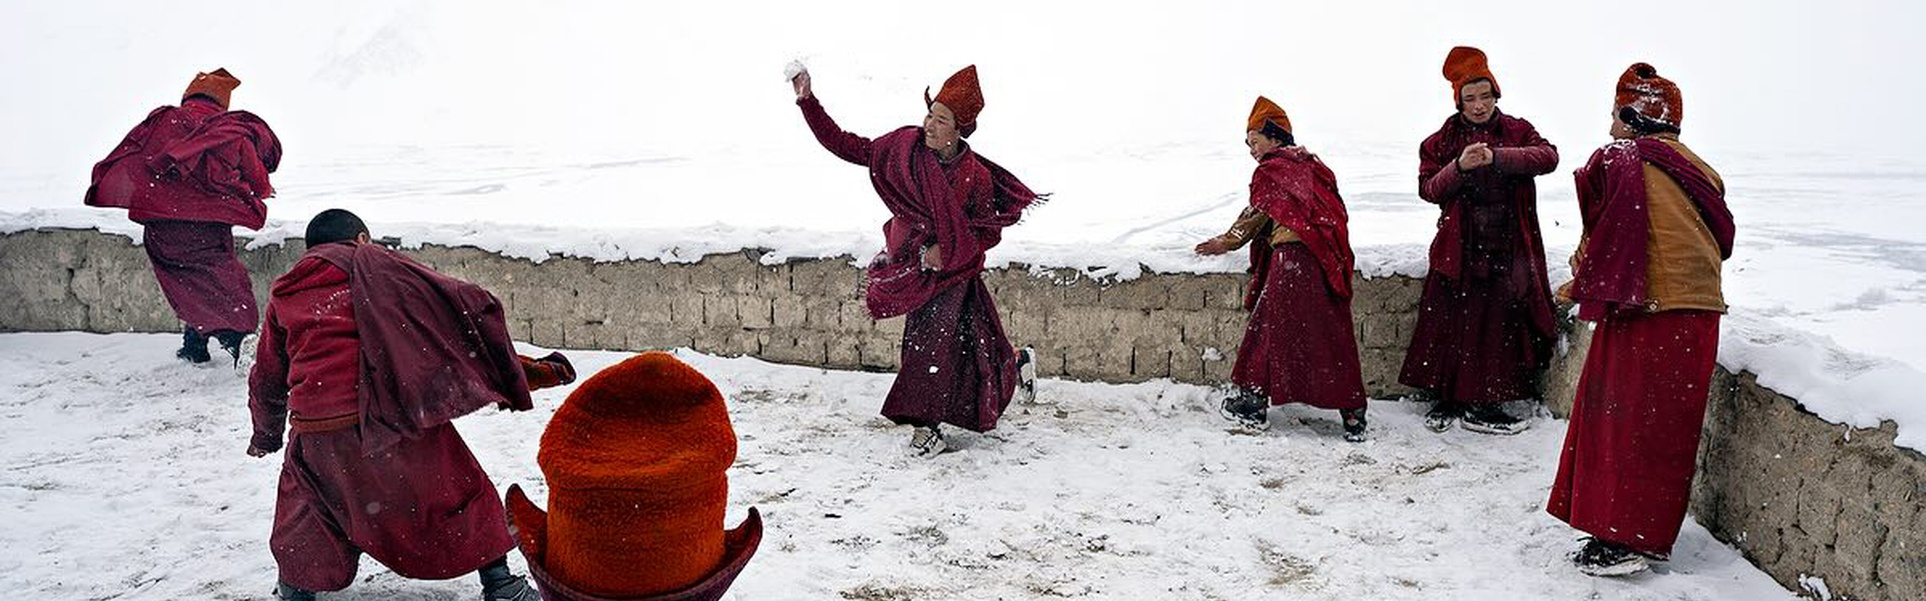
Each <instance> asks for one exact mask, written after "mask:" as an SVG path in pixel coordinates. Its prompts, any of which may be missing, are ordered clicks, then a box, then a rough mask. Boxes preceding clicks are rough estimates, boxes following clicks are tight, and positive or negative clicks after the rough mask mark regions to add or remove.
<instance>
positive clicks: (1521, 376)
mask: <svg viewBox="0 0 1926 601" xmlns="http://www.w3.org/2000/svg"><path fill="white" fill-rule="evenodd" d="M1444 77H1445V79H1446V80H1447V81H1449V82H1451V91H1452V98H1453V101H1454V102H1456V104H1457V113H1455V114H1453V115H1452V116H1451V117H1450V118H1447V119H1445V122H1444V125H1443V126H1441V127H1439V128H1438V131H1437V132H1435V133H1433V134H1431V136H1430V137H1427V138H1425V140H1424V142H1423V143H1422V144H1420V145H1419V146H1418V195H1419V196H1420V197H1422V198H1424V199H1425V200H1426V201H1428V202H1430V203H1432V204H1435V205H1438V209H1439V212H1440V215H1439V217H1438V233H1437V237H1436V238H1434V239H1433V240H1432V242H1431V260H1430V263H1431V269H1430V276H1429V277H1426V278H1425V279H1424V295H1423V296H1422V297H1421V298H1420V300H1419V301H1418V323H1417V327H1416V328H1414V329H1413V331H1412V335H1411V346H1410V350H1409V351H1407V353H1406V355H1405V358H1404V368H1403V370H1402V371H1401V372H1400V374H1399V376H1398V381H1399V382H1401V383H1403V384H1405V385H1407V386H1411V387H1413V388H1417V389H1420V390H1424V391H1426V392H1427V393H1429V395H1430V396H1432V397H1434V398H1435V399H1436V402H1435V403H1434V404H1433V405H1432V407H1431V411H1430V413H1429V414H1428V415H1426V416H1425V425H1426V426H1428V427H1430V428H1431V429H1432V430H1434V431H1438V432H1443V431H1445V430H1447V429H1449V428H1451V427H1452V425H1453V424H1460V425H1462V427H1463V428H1464V429H1466V430H1470V431H1473V432H1481V433H1486V434H1516V433H1518V432H1522V431H1524V430H1525V429H1526V428H1528V427H1530V422H1528V421H1525V420H1522V419H1519V418H1517V417H1514V416H1512V415H1510V414H1508V413H1506V412H1505V410H1504V404H1505V403H1507V402H1511V401H1517V400H1525V399H1531V398H1533V397H1535V396H1537V394H1536V388H1537V386H1536V380H1537V378H1538V374H1539V373H1540V372H1541V371H1542V370H1543V369H1544V368H1545V366H1546V364H1547V362H1549V361H1550V359H1551V343H1552V341H1553V340H1556V339H1557V323H1556V321H1555V320H1554V319H1553V318H1552V299H1551V285H1550V283H1549V282H1548V281H1547V279H1546V275H1545V243H1544V240H1543V237H1542V236H1540V235H1539V229H1538V190H1537V186H1536V185H1535V183H1534V182H1533V180H1534V179H1535V178H1537V177H1538V176H1540V175H1544V174H1547V173H1551V172H1552V170H1554V169H1557V168H1558V149H1557V148H1555V147H1553V146H1552V145H1551V143H1550V142H1546V141H1545V139H1544V138H1542V137H1539V135H1538V130H1537V129H1535V128H1533V127H1532V125H1531V122H1529V121H1526V120H1524V119H1520V118H1518V117H1513V116H1511V115H1509V114H1506V113H1504V112H1503V111H1500V110H1498V99H1499V98H1500V97H1501V96H1502V93H1501V92H1500V90H1499V88H1498V79H1497V78H1496V77H1494V76H1493V75H1492V73H1491V69H1490V67H1489V66H1488V65H1487V62H1486V60H1485V54H1484V52H1481V51H1479V50H1478V49H1476V48H1468V47H1463V46H1460V47H1457V48H1453V49H1451V52H1450V54H1448V55H1446V57H1445V63H1444ZM1461 418H1462V422H1461V421H1460V419H1461Z"/></svg>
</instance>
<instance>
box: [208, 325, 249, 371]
mask: <svg viewBox="0 0 1926 601" xmlns="http://www.w3.org/2000/svg"><path fill="white" fill-rule="evenodd" d="M244 340H247V334H246V333H244V332H229V331H226V330H222V331H219V332H215V333H214V341H215V342H219V343H220V344H221V350H224V351H227V354H229V355H233V356H234V366H235V367H240V366H241V341H244ZM203 347H205V345H203ZM210 359H212V357H210Z"/></svg>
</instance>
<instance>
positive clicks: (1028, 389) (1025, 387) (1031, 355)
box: [1016, 346, 1041, 404]
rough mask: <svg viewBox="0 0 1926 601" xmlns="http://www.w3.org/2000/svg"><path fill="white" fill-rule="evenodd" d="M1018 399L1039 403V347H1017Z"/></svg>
mask: <svg viewBox="0 0 1926 601" xmlns="http://www.w3.org/2000/svg"><path fill="white" fill-rule="evenodd" d="M1016 368H1017V385H1016V401H1017V402H1018V403H1024V404H1038V403H1041V401H1039V400H1037V349H1035V348H1033V347H1027V346H1026V347H1023V348H1020V349H1017V361H1016Z"/></svg>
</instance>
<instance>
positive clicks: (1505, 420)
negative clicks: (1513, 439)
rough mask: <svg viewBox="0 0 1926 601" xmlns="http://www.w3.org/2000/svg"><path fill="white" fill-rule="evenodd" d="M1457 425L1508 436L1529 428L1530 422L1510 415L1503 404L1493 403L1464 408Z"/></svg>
mask: <svg viewBox="0 0 1926 601" xmlns="http://www.w3.org/2000/svg"><path fill="white" fill-rule="evenodd" d="M1459 426H1461V427H1463V428H1464V429H1466V430H1470V431H1472V432H1478V433H1482V434H1500V435H1505V436H1510V435H1512V434H1517V433H1519V432H1523V431H1525V430H1528V429H1530V428H1531V422H1528V421H1525V420H1522V419H1518V418H1516V417H1512V416H1511V414H1509V413H1505V408H1504V407H1503V406H1501V405H1498V404H1495V403H1494V404H1489V405H1472V406H1471V407H1470V408H1468V409H1466V410H1465V416H1464V419H1463V420H1462V421H1460V422H1459Z"/></svg>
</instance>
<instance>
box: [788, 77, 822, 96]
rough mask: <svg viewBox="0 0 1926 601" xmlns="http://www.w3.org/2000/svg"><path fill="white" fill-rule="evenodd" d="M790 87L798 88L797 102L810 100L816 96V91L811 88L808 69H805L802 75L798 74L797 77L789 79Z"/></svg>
mask: <svg viewBox="0 0 1926 601" xmlns="http://www.w3.org/2000/svg"><path fill="white" fill-rule="evenodd" d="M789 85H790V86H793V87H795V88H796V99H797V100H802V99H804V98H810V97H813V96H815V95H816V93H815V91H814V90H811V89H810V88H809V70H808V69H804V70H803V71H802V72H801V73H797V74H796V76H795V77H792V78H789Z"/></svg>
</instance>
